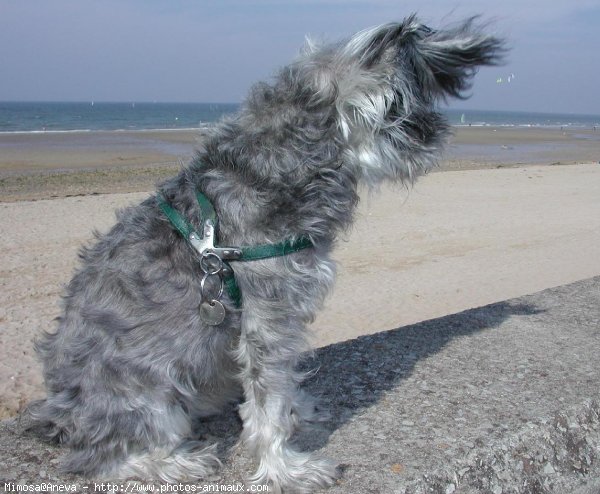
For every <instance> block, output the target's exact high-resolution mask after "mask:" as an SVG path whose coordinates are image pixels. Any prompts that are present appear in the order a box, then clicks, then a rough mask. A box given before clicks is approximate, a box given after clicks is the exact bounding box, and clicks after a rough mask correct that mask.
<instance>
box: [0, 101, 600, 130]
mask: <svg viewBox="0 0 600 494" xmlns="http://www.w3.org/2000/svg"><path fill="white" fill-rule="evenodd" d="M238 109H239V104H236V103H103V102H88V103H14V102H10V103H2V102H0V132H22V133H33V132H77V131H117V130H150V129H195V128H201V127H204V126H207V125H210V124H211V123H213V122H216V121H217V120H219V119H220V118H221V117H222V116H224V115H227V114H231V113H234V112H236V111H237V110H238ZM442 112H443V113H445V114H446V116H447V117H448V120H449V122H450V123H451V124H452V125H457V126H461V125H462V126H467V125H471V126H501V127H570V128H578V129H584V128H593V127H600V116H598V115H578V114H561V113H529V112H512V111H482V110H455V109H452V110H449V109H446V110H442Z"/></svg>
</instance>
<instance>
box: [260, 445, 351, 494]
mask: <svg viewBox="0 0 600 494" xmlns="http://www.w3.org/2000/svg"><path fill="white" fill-rule="evenodd" d="M339 477H340V470H339V469H338V467H337V465H336V464H335V463H334V462H333V461H331V460H328V459H326V458H322V457H319V456H316V455H311V454H308V453H299V452H296V451H292V450H287V451H286V452H285V453H284V454H282V455H278V456H277V457H275V455H269V456H267V457H264V458H263V459H262V460H261V462H260V466H259V468H258V470H257V472H256V474H255V475H254V476H253V477H252V478H251V479H250V480H251V482H252V483H254V484H263V485H264V484H268V485H269V486H270V488H271V490H270V491H269V492H275V493H282V492H283V493H286V494H287V493H309V492H313V491H315V490H316V489H319V488H324V487H329V486H331V485H333V484H334V483H335V481H336V480H337V479H338V478H339Z"/></svg>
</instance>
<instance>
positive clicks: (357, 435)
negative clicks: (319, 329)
mask: <svg viewBox="0 0 600 494" xmlns="http://www.w3.org/2000/svg"><path fill="white" fill-rule="evenodd" d="M598 362H600V277H596V278H592V279H589V280H585V281H581V282H577V283H574V284H571V285H566V286H562V287H558V288H553V289H549V290H545V291H543V292H540V293H537V294H534V295H529V296H526V297H520V298H517V299H513V300H509V301H505V302H500V303H496V304H492V305H488V306H485V307H481V308H478V309H473V310H469V311H465V312H461V313H459V314H454V315H450V316H446V317H443V318H439V319H435V320H431V321H426V322H423V323H419V324H416V325H412V326H407V327H403V328H399V329H396V330H393V331H388V332H384V333H379V334H376V335H372V336H365V337H361V338H357V339H355V340H350V341H347V342H343V343H339V344H335V345H331V346H328V347H325V348H322V349H319V350H317V351H316V352H315V354H314V356H312V357H311V358H310V359H309V360H308V361H307V363H306V368H307V369H309V368H314V367H317V366H318V367H319V372H318V373H316V375H315V376H314V377H312V378H311V379H310V380H309V381H308V382H307V383H306V385H305V387H306V389H307V390H308V391H309V392H311V393H314V394H317V395H319V396H321V398H322V401H323V402H324V404H327V406H328V407H329V410H330V412H331V419H330V420H329V421H327V422H324V423H323V424H322V425H321V426H320V427H319V428H318V429H317V430H316V431H311V432H309V431H306V432H300V433H299V434H298V438H297V442H298V444H299V447H301V448H308V449H320V450H322V452H323V454H325V455H327V456H329V457H331V458H335V459H336V460H338V461H339V462H340V463H341V464H342V468H343V471H344V474H343V478H342V479H341V480H340V481H339V482H338V485H336V486H334V487H333V488H331V489H329V490H328V491H327V492H330V493H365V492H369V493H406V494H418V493H425V492H433V493H443V494H452V493H479V492H481V493H493V494H506V493H556V494H568V493H577V494H584V493H585V494H592V493H594V494H598V493H600V482H599V481H598V479H599V478H600V385H599V384H600V366H599V365H598ZM239 430H240V424H239V421H238V419H237V416H236V414H235V412H234V411H233V410H231V411H230V412H229V413H227V414H225V415H224V416H222V417H219V418H218V419H214V420H211V421H209V422H207V423H206V424H204V425H203V426H202V429H201V430H200V431H199V434H201V435H202V436H204V437H206V439H207V440H209V441H213V440H219V441H221V443H222V446H221V454H222V457H223V460H224V463H225V467H224V469H223V470H222V471H221V472H220V473H219V474H218V475H217V476H215V477H214V478H211V479H207V482H208V483H213V484H217V483H221V484H233V483H239V482H243V481H244V479H245V478H246V477H247V476H248V474H249V473H250V472H251V471H252V462H251V461H250V460H249V459H248V457H247V456H246V454H245V452H244V451H243V450H241V449H239V448H233V449H230V448H232V447H233V445H234V444H235V441H236V439H237V435H238V434H239ZM60 455H61V450H60V448H57V447H54V446H51V445H47V444H44V443H42V442H40V441H38V440H37V439H36V438H35V437H32V436H30V435H28V434H24V433H20V432H19V426H18V423H17V422H16V421H14V420H13V421H5V422H2V423H1V425H0V487H2V486H3V485H4V484H3V483H4V482H13V483H15V484H16V483H20V484H39V483H40V482H44V481H45V482H52V483H63V484H64V483H74V484H75V485H77V486H79V487H80V489H79V490H78V492H86V491H89V490H90V487H88V489H85V490H84V489H83V486H92V484H91V483H90V482H87V481H82V479H77V478H74V477H69V476H63V475H61V474H59V473H58V469H57V465H58V463H59V457H60ZM143 483H144V482H142V483H139V484H129V485H130V486H133V485H137V486H138V487H141V485H142V484H143ZM199 485H200V484H199Z"/></svg>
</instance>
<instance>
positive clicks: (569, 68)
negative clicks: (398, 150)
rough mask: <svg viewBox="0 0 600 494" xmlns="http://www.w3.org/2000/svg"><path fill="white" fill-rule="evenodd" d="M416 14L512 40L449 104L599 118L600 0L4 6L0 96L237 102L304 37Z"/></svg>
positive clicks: (43, 2) (136, 0)
mask: <svg viewBox="0 0 600 494" xmlns="http://www.w3.org/2000/svg"><path fill="white" fill-rule="evenodd" d="M413 12H416V13H417V14H418V16H419V18H420V19H421V20H422V21H423V22H425V23H426V24H428V25H430V26H432V27H436V26H437V27H439V26H443V25H445V24H448V23H452V22H454V21H458V20H460V19H462V18H464V17H468V16H471V15H475V14H481V15H482V16H483V18H484V19H485V20H491V21H492V24H491V25H490V27H489V28H488V29H489V30H490V31H491V32H494V33H496V34H499V35H500V36H503V37H505V38H506V39H507V40H508V44H509V46H510V48H511V51H510V53H509V54H508V57H507V62H506V64H505V65H504V66H502V67H493V68H483V69H481V70H480V72H479V73H478V74H477V76H476V78H475V81H474V85H473V88H472V90H471V95H472V96H471V98H470V99H469V100H467V101H458V102H454V103H452V104H451V107H453V108H461V109H466V110H473V109H478V110H507V111H519V110H521V111H538V112H560V113H585V114H600V55H599V53H600V37H599V36H598V32H599V31H598V26H600V0H491V1H490V0H428V1H423V0H421V1H416V0H404V1H398V0H396V1H392V0H373V1H361V0H324V1H317V0H0V101H126V102H141V101H161V102H240V101H242V100H243V98H244V95H245V94H246V92H247V90H248V88H249V87H250V85H251V84H252V83H253V82H256V81H258V80H269V79H270V78H272V77H273V75H274V74H275V73H276V71H277V69H278V68H279V67H281V66H282V65H285V64H286V63H288V62H290V61H291V60H292V59H293V58H294V57H295V56H296V55H297V54H298V52H299V50H300V48H301V46H302V45H303V43H304V41H305V38H306V36H310V37H311V38H313V39H317V40H322V41H336V40H338V39H341V38H345V37H348V36H350V35H351V34H352V33H354V32H356V31H360V30H362V29H364V28H367V27H371V26H374V25H377V24H380V23H385V22H391V21H399V20H401V19H402V18H404V17H405V16H407V15H409V14H411V13H413ZM512 74H514V78H513V77H511V82H510V83H509V82H507V79H508V77H509V76H511V75H512ZM500 78H501V79H502V83H498V82H497V81H498V79H500Z"/></svg>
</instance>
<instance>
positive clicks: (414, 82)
mask: <svg viewBox="0 0 600 494" xmlns="http://www.w3.org/2000/svg"><path fill="white" fill-rule="evenodd" d="M502 52H503V44H502V42H501V40H499V39H498V38H496V37H492V36H488V35H485V34H483V33H482V30H481V28H480V27H478V26H476V25H475V21H474V20H473V19H471V20H468V21H466V22H464V23H461V24H460V25H458V26H455V27H453V28H448V29H445V30H438V31H434V30H432V29H429V28H428V27H426V26H424V25H422V24H420V23H419V22H418V21H417V19H416V18H415V17H410V18H408V19H406V20H405V21H404V22H402V23H394V24H387V25H383V26H379V27H376V28H373V29H369V30H366V31H363V32H360V33H358V34H356V35H355V36H354V37H352V38H351V39H350V40H349V41H347V42H344V43H339V44H335V45H330V46H325V47H317V46H314V45H312V44H310V43H308V44H307V47H306V48H305V50H304V52H303V53H302V55H301V56H300V57H299V58H298V60H296V61H295V62H293V63H292V64H291V65H289V66H287V67H285V68H284V69H283V70H281V72H280V73H279V76H278V78H277V79H276V80H275V81H274V83H273V84H271V85H270V84H266V83H259V84H257V85H255V86H254V87H253V88H252V90H251V92H250V95H249V97H248V99H247V101H246V103H245V105H244V106H243V108H242V110H241V111H240V113H239V114H238V115H236V116H234V117H231V118H227V119H225V120H223V121H222V122H220V123H219V124H218V125H216V126H215V127H214V128H212V129H211V130H210V133H209V136H208V137H207V139H206V141H205V143H204V144H203V149H202V150H200V151H199V152H198V154H197V157H196V159H195V160H194V161H193V163H192V164H191V165H190V166H189V167H187V168H185V169H183V170H182V171H181V173H180V174H179V175H178V176H177V177H175V178H173V179H172V180H169V181H167V182H166V183H164V184H163V185H161V186H160V191H161V193H162V194H163V195H164V196H165V197H166V198H167V199H168V200H169V201H170V202H171V203H172V205H173V206H174V207H176V208H177V209H178V210H179V211H181V212H182V213H184V214H185V216H186V217H187V218H188V220H189V221H191V222H192V223H194V225H195V226H196V227H197V228H199V227H200V225H199V224H198V220H197V218H198V216H199V214H198V213H199V211H198V205H197V203H196V200H195V190H197V189H198V190H201V191H203V192H204V194H205V195H206V196H208V197H209V198H210V200H211V201H212V202H213V204H214V207H215V209H216V211H217V214H218V217H219V228H220V229H219V240H220V244H222V245H232V246H236V245H255V244H264V243H277V242H281V241H283V240H284V239H290V238H294V237H296V238H297V237H299V236H301V235H305V236H308V237H310V238H311V239H312V241H313V242H314V248H310V249H307V250H303V251H301V252H297V253H294V254H291V255H287V256H285V257H278V258H272V259H267V260H260V261H252V262H237V263H233V264H232V266H233V268H234V270H235V277H236V280H237V283H238V285H239V287H240V289H241V292H242V295H243V305H242V308H241V309H237V308H236V307H235V306H234V304H233V303H232V301H231V300H230V299H229V297H228V295H227V294H225V295H224V298H223V303H224V305H225V306H226V309H227V316H226V319H225V321H224V322H223V323H222V324H221V325H220V326H217V327H214V326H208V325H206V324H205V323H204V322H203V321H202V320H201V319H200V317H199V313H198V305H199V302H200V280H201V278H202V272H201V270H200V267H199V263H198V256H197V254H196V253H195V252H194V251H193V250H192V249H191V248H190V246H189V245H188V244H187V243H186V242H185V240H184V239H183V238H182V237H180V236H179V234H178V233H177V232H176V231H175V230H174V229H173V227H172V226H171V224H170V223H169V222H168V220H167V219H166V218H165V216H164V215H163V214H162V213H161V211H160V210H159V209H158V207H157V198H156V196H152V197H150V198H149V199H147V200H146V201H144V202H143V203H142V204H140V205H139V206H136V207H132V208H129V209H126V210H124V211H123V212H121V213H120V214H119V216H118V222H117V224H116V225H115V226H114V227H113V228H112V230H110V231H109V232H108V233H107V234H105V235H101V236H99V237H98V241H97V243H96V244H95V245H93V246H91V247H88V248H85V249H83V251H82V253H81V260H82V266H81V268H80V269H79V270H78V272H77V273H76V275H75V276H74V278H73V280H72V281H71V282H70V284H69V286H68V288H67V293H66V296H65V298H64V313H63V315H62V317H60V318H59V327H58V330H57V331H56V332H55V333H52V334H50V333H46V334H45V335H44V336H43V338H41V339H40V341H39V342H38V344H37V350H38V352H39V355H40V356H41V358H42V361H43V364H44V376H45V380H46V386H47V390H48V397H47V398H46V399H45V400H43V401H40V402H36V403H33V404H32V405H31V406H30V410H29V411H30V414H31V416H32V417H33V420H34V424H36V427H37V428H38V429H39V430H41V431H42V432H44V433H45V434H46V435H47V436H49V437H51V438H54V439H57V440H59V441H60V442H62V443H64V444H66V445H67V446H69V447H70V448H71V450H70V453H69V455H68V457H67V459H66V463H65V468H66V470H67V471H70V472H79V473H83V474H87V475H102V476H113V477H127V476H140V477H144V478H160V479H164V480H167V481H176V480H182V479H195V478H198V477H202V476H205V475H206V474H208V473H210V472H211V471H212V470H213V469H214V468H215V467H216V466H218V464H219V460H218V459H217V457H216V454H215V451H216V450H215V446H214V445H212V446H206V445H204V444H202V443H200V442H198V441H194V440H193V439H192V423H193V421H194V420H196V419H197V418H199V417H205V416H208V415H211V414H215V413H217V412H219V410H221V409H222V407H223V406H224V405H226V404H227V403H229V402H232V401H234V400H237V399H239V398H240V397H243V403H242V404H241V405H240V407H239V413H240V416H241V418H242V421H243V433H242V440H243V442H244V443H245V445H246V446H247V447H249V449H250V450H251V451H252V452H253V454H254V455H255V456H256V458H257V461H258V470H257V472H256V474H255V475H254V477H253V481H255V482H258V483H264V482H270V483H271V485H272V486H273V487H274V489H275V490H276V491H279V490H281V489H285V490H290V491H293V492H304V491H310V490H312V489H314V488H316V487H318V486H326V485H329V484H331V483H332V482H333V481H334V480H335V478H336V475H337V473H336V467H335V464H334V463H332V462H330V461H328V460H326V459H323V458H319V457H317V456H315V455H314V454H309V453H303V452H298V451H296V450H294V449H293V447H292V446H290V438H291V436H292V434H293V433H294V430H295V429H296V427H297V426H298V425H299V424H300V423H304V422H311V421H313V420H315V419H316V418H317V417H315V416H314V415H313V408H314V407H313V406H312V404H311V401H310V399H308V398H307V397H306V396H304V395H303V393H301V392H300V391H299V390H298V385H299V383H300V381H301V380H302V377H303V376H302V375H300V374H299V373H298V372H296V371H295V366H296V364H297V363H298V359H299V357H300V355H301V353H302V352H303V351H304V350H305V349H306V348H307V344H306V339H305V337H306V331H305V325H306V323H307V322H309V321H311V320H312V319H313V318H314V316H315V313H316V311H317V310H318V309H319V308H320V307H321V305H322V303H323V299H324V297H325V296H326V294H327V293H328V291H329V290H330V288H331V286H332V284H333V281H334V273H335V267H334V264H333V262H332V260H331V259H330V257H329V254H330V251H331V249H332V247H333V244H334V242H335V239H336V236H337V235H338V233H340V232H341V231H343V230H344V229H346V228H348V227H349V226H350V225H351V223H352V219H353V213H354V211H355V207H356V204H357V202H358V195H357V186H358V184H359V183H361V182H362V183H365V184H367V185H369V186H375V185H377V184H379V183H380V182H382V181H384V180H388V181H392V182H403V183H410V182H412V181H413V180H414V179H415V177H417V176H418V175H420V174H422V173H424V172H425V171H427V170H428V169H429V168H431V166H432V165H434V164H435V161H436V158H437V156H438V154H439V151H440V149H441V147H442V145H443V143H444V140H445V138H446V136H447V134H448V127H447V124H446V123H445V121H444V119H443V118H442V116H441V115H440V114H439V113H438V112H437V111H436V107H435V104H436V102H437V101H438V100H439V99H444V98H446V97H447V96H453V97H461V96H462V95H463V94H464V91H465V90H466V89H468V88H469V87H470V83H471V79H472V76H473V75H474V74H475V72H476V68H477V66H479V65H486V64H487V65H489V64H495V63H497V62H498V60H499V59H500V56H501V54H502ZM199 231H201V229H200V230H199Z"/></svg>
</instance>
